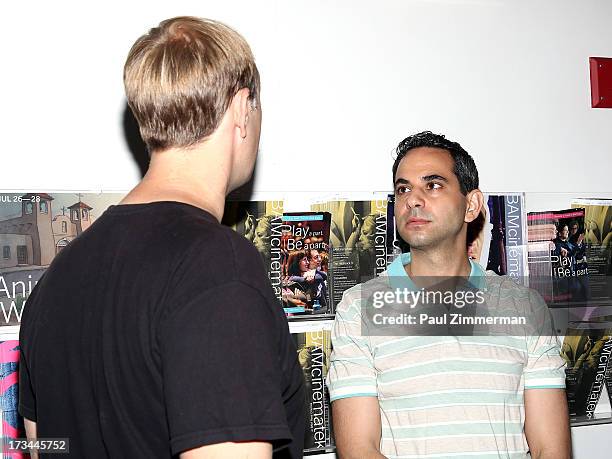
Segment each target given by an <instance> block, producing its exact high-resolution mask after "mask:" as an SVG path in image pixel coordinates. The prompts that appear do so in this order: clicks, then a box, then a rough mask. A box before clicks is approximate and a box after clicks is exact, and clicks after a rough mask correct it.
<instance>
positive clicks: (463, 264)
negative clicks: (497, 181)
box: [328, 132, 570, 459]
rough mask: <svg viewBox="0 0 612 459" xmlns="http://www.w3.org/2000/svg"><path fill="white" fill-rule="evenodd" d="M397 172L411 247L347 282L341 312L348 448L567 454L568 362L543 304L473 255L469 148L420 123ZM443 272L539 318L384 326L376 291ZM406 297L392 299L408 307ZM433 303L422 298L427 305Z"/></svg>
mask: <svg viewBox="0 0 612 459" xmlns="http://www.w3.org/2000/svg"><path fill="white" fill-rule="evenodd" d="M393 183H394V189H395V209H394V210H395V218H396V225H397V230H398V231H399V233H400V236H401V237H402V238H403V239H404V240H405V241H406V242H407V243H408V244H409V245H410V253H404V254H402V255H401V256H400V257H398V258H397V259H396V260H395V261H394V262H393V263H392V264H391V265H389V268H388V270H387V271H386V273H384V274H383V275H382V276H381V277H380V278H378V279H374V280H373V281H369V282H366V283H364V284H362V285H361V286H356V287H353V288H351V289H349V290H347V291H346V292H345V293H344V296H343V299H342V301H341V302H340V304H339V305H338V308H337V311H336V320H335V325H334V329H333V332H332V342H333V346H334V350H333V353H332V356H331V359H330V360H331V361H330V369H329V376H328V378H329V388H330V396H331V400H332V413H333V421H334V432H335V436H336V444H337V448H338V451H339V453H340V456H341V457H342V458H349V459H350V458H358V459H369V458H384V457H393V458H395V457H398V458H399V457H419V458H427V457H431V458H442V457H444V458H446V457H461V458H474V459H476V458H482V457H499V458H507V457H516V458H519V457H520V458H528V457H530V454H531V457H538V458H542V459H543V458H548V459H553V458H554V459H569V455H570V439H569V438H570V437H569V418H568V412H567V403H566V398H565V391H564V387H565V373H564V368H563V366H564V364H563V360H562V359H561V357H560V356H559V351H560V348H559V344H558V342H557V339H556V337H554V336H551V335H552V328H551V326H550V322H549V319H547V317H548V310H547V309H546V305H545V304H544V303H543V301H542V299H541V298H540V297H539V296H537V294H535V292H532V291H529V290H528V289H525V288H524V287H521V286H519V285H517V284H516V283H514V282H513V281H512V280H511V279H510V278H508V277H506V276H497V275H496V274H495V273H493V272H487V273H486V274H485V271H484V270H483V268H482V267H480V266H479V265H478V264H477V263H476V262H474V261H472V260H470V259H469V258H468V254H467V251H466V245H467V244H466V242H467V226H468V224H469V223H471V222H473V221H474V220H476V219H477V218H478V217H479V215H481V208H482V206H483V195H482V193H481V191H480V190H479V189H478V172H477V170H476V166H475V164H474V161H473V159H472V158H471V156H470V155H469V154H468V153H467V152H466V151H465V150H464V149H463V148H462V147H461V146H460V145H459V144H458V143H456V142H451V141H449V140H447V139H446V138H444V136H441V135H436V134H433V133H431V132H422V133H420V134H416V135H414V136H410V137H408V138H406V139H404V140H403V141H402V142H400V144H399V146H398V148H397V159H396V161H395V163H394V164H393ZM439 278H442V279H444V280H446V281H449V280H450V281H452V284H451V285H452V286H453V288H455V287H456V286H457V285H462V284H461V283H463V284H465V283H466V281H467V282H468V283H469V285H474V286H480V287H479V289H480V290H479V291H478V293H480V292H482V293H483V297H484V298H486V300H487V301H486V303H485V307H486V308H487V312H491V313H493V312H495V311H496V310H503V311H513V312H518V311H523V310H524V309H526V308H525V306H526V305H527V304H529V305H534V306H535V307H534V308H533V310H534V311H537V312H538V313H539V314H540V315H538V316H537V319H538V321H537V322H534V323H536V324H537V325H538V328H536V329H535V331H534V330H533V329H531V328H529V329H528V328H521V329H520V331H521V334H520V335H519V334H516V335H514V334H512V333H506V334H503V335H495V334H493V333H491V334H488V335H478V336H466V334H456V333H453V334H449V333H446V332H445V333H444V334H442V333H438V334H433V335H432V334H429V335H426V334H418V333H416V332H415V330H419V329H418V328H415V327H413V328H411V327H410V326H409V324H410V322H406V323H407V324H408V325H406V326H405V327H404V328H403V329H401V332H403V333H404V335H403V336H385V333H376V331H377V330H376V329H374V328H373V327H374V326H373V325H372V324H373V323H374V324H376V322H375V321H374V322H371V321H369V319H368V298H371V296H369V295H371V293H368V292H371V291H372V290H373V289H374V293H385V294H386V293H391V291H389V292H387V291H384V292H383V291H381V288H383V287H385V288H388V287H391V288H392V289H394V288H395V285H409V286H412V287H409V288H410V289H412V290H413V292H414V291H420V290H423V291H427V290H428V289H429V288H430V286H431V285H432V284H428V282H431V281H432V279H433V282H434V283H435V282H438V280H439ZM437 279H438V280H437ZM381 286H382V287H381ZM418 287H421V289H420V290H419V289H418ZM376 289H378V290H376ZM364 292H365V293H364ZM452 292H453V291H450V290H449V291H448V293H452ZM476 296H478V295H476ZM380 298H382V295H381V296H380ZM379 306H380V307H384V305H380V304H379V305H378V306H375V307H379ZM400 306H401V303H399V304H398V303H397V302H395V303H392V304H390V307H391V309H390V310H391V311H392V312H397V311H398V310H399V311H402V312H403V311H406V310H408V311H410V309H409V308H408V309H398V307H400ZM413 306H414V305H413ZM413 306H410V308H411V307H413ZM434 306H435V305H428V304H424V305H423V304H421V305H420V307H422V308H423V309H421V311H425V312H428V311H429V310H428V309H427V308H428V307H434ZM453 307H456V308H461V307H463V305H459V304H457V305H454V304H451V305H449V306H447V308H453ZM496 308H497V309H496ZM468 309H469V308H468ZM387 310H389V309H387ZM451 310H452V309H451ZM377 311H383V310H382V309H381V310H378V309H377ZM445 311H446V309H445ZM461 311H464V310H461ZM425 315H426V316H427V314H425ZM379 330H380V329H379ZM393 330H394V332H396V331H398V330H400V329H399V328H396V329H393ZM420 330H423V328H421V329H420ZM444 330H453V331H455V329H451V328H448V329H447V328H445V329H444ZM512 330H516V329H512ZM527 330H529V333H527ZM387 334H388V333H387ZM395 334H396V335H399V333H395Z"/></svg>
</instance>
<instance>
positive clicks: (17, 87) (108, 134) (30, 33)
mask: <svg viewBox="0 0 612 459" xmlns="http://www.w3.org/2000/svg"><path fill="white" fill-rule="evenodd" d="M174 4H178V5H179V6H174ZM83 5H85V4H83V3H82V2H74V1H67V2H42V1H39V2H35V3H31V2H9V3H7V4H5V5H3V6H2V9H3V10H4V11H3V13H2V17H3V18H4V19H5V20H4V21H3V27H2V28H0V39H1V42H2V44H3V45H2V51H3V53H2V54H3V56H2V57H3V61H2V62H3V64H2V68H1V70H0V81H1V82H2V88H3V98H2V102H1V106H2V109H1V110H0V117H1V118H2V119H1V121H2V123H1V125H2V131H3V139H2V140H3V142H2V147H1V150H0V151H1V155H2V156H1V161H2V162H1V170H2V171H3V172H4V173H2V174H1V175H0V177H2V179H1V183H0V187H1V188H3V189H17V188H18V189H22V188H46V189H56V190H57V189H101V188H102V189H119V190H120V189H128V188H130V187H131V186H133V185H134V184H135V183H136V181H137V179H138V169H137V167H136V166H135V163H134V161H133V160H132V156H131V154H130V153H129V150H128V148H127V145H126V142H125V138H124V132H123V126H122V115H123V110H124V98H123V88H122V81H121V77H122V65H123V62H124V60H125V57H126V55H127V52H128V50H129V47H130V46H131V44H132V42H133V41H134V40H135V39H136V38H137V37H138V36H139V35H140V34H142V33H143V32H144V31H145V30H146V29H147V28H148V27H150V26H153V25H155V24H156V23H157V22H159V20H161V19H163V18H165V17H169V16H174V15H179V14H193V15H200V16H208V17H213V18H218V19H221V20H223V21H225V22H227V23H228V24H230V25H232V26H234V27H235V28H237V29H238V30H239V31H241V32H242V33H243V34H244V35H245V36H246V37H247V39H248V40H249V42H250V43H251V44H252V47H253V50H254V52H255V54H256V57H257V60H258V64H259V66H260V70H261V74H262V79H263V109H264V127H263V136H262V144H261V157H260V162H259V165H258V170H257V172H258V173H257V182H256V189H257V190H268V191H269V190H272V191H280V190H285V189H288V188H295V185H294V184H292V183H291V181H292V179H294V178H295V176H296V175H295V174H296V173H297V174H299V173H300V172H301V171H303V174H304V177H306V176H307V175H309V172H310V171H311V170H312V169H313V167H314V168H315V169H316V170H318V171H319V174H320V177H321V178H320V179H319V181H318V184H317V186H316V187H317V188H318V189H323V190H343V191H346V190H369V189H377V190H384V189H388V188H389V187H390V173H389V169H390V166H391V164H392V151H393V149H394V147H395V145H396V144H397V142H398V141H399V140H401V139H402V138H403V137H405V136H406V135H408V134H410V133H413V132H415V131H418V130H422V129H431V130H433V131H439V132H442V133H445V134H447V136H449V137H450V138H452V139H455V140H458V141H460V142H461V143H462V144H463V145H464V146H465V147H466V149H467V150H468V151H470V152H471V153H472V154H473V156H474V157H475V159H476V162H477V164H478V166H479V170H480V175H481V182H482V188H483V189H485V190H488V191H509V190H526V191H578V190H583V191H589V192H603V191H610V188H611V187H610V172H611V171H612V167H611V166H612V159H611V158H612V155H611V154H610V153H611V150H612V145H611V142H610V135H609V133H610V129H611V127H612V110H609V109H608V110H605V109H591V108H590V92H589V91H590V89H589V72H588V57H589V56H593V55H599V56H612V28H610V27H609V23H610V19H611V18H612V3H611V2H609V1H608V0H589V1H581V2H576V1H572V0H540V1H538V2H533V1H529V0H512V1H510V0H507V1H501V0H487V1H484V0H483V1H478V0H454V1H453V0H438V1H434V0H430V1H410V0H386V1H364V0H353V1H349V0H344V1H335V2H329V1H321V0H318V1H313V0H309V1H304V0H299V1H297V0H292V1H291V2H284V1H280V0H279V1H258V2H252V1H247V0H240V1H232V2H224V1H221V0H216V1H202V0H189V1H182V2H168V1H164V2H159V1H157V2H120V3H117V4H107V5H104V6H103V4H102V3H98V4H95V5H97V7H92V6H83ZM315 162H316V163H315ZM340 171H342V172H340ZM283 172H286V175H285V176H284V177H283V176H282V173H283ZM304 183H305V185H304V187H303V188H304V189H308V188H309V189H313V188H314V187H312V186H311V185H309V184H308V183H307V182H304Z"/></svg>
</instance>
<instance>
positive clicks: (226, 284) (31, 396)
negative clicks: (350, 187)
mask: <svg viewBox="0 0 612 459" xmlns="http://www.w3.org/2000/svg"><path fill="white" fill-rule="evenodd" d="M20 345H21V364H20V388H19V390H20V396H19V412H20V413H21V414H22V415H23V416H25V417H26V418H29V419H31V420H34V421H36V422H37V428H38V437H39V438H58V437H64V438H65V437H67V438H69V439H70V453H71V456H72V457H80V458H82V457H87V458H99V457H112V458H119V457H130V458H131V457H143V458H144V457H146V458H168V457H170V456H171V455H176V454H178V453H180V452H182V451H185V450H188V449H191V448H195V447H199V446H203V445H206V444H213V443H220V442H227V441H249V440H263V441H269V442H271V443H272V444H273V447H274V448H275V454H274V457H275V458H292V459H294V458H298V457H302V448H303V437H304V421H303V418H304V416H303V410H304V382H303V376H302V371H301V369H300V366H299V364H298V361H297V353H296V349H295V345H294V343H293V341H292V339H291V336H290V334H289V328H288V325H287V321H286V319H285V316H284V314H283V311H282V308H281V306H280V304H279V303H278V301H277V300H276V298H275V297H274V293H273V291H272V287H271V286H270V284H269V282H268V279H267V276H266V274H265V270H264V266H263V263H262V261H261V258H260V256H259V253H258V252H257V250H256V249H255V248H254V247H253V246H252V245H251V244H250V243H249V242H248V241H247V240H246V239H245V238H243V237H242V236H239V235H238V234H236V233H235V232H233V231H232V230H230V229H228V228H226V227H223V226H221V225H220V224H219V223H218V222H217V221H216V220H215V218H214V217H213V216H212V215H210V214H209V213H207V212H205V211H203V210H201V209H198V208H196V207H193V206H190V205H188V204H181V203H176V202H157V203H150V204H136V205H123V206H113V207H111V208H109V209H108V210H107V211H106V212H105V213H104V214H103V215H102V216H101V217H100V218H99V219H98V220H97V221H95V222H94V223H93V225H92V226H91V227H90V228H89V229H88V230H87V231H85V232H84V233H83V234H81V235H80V236H79V237H78V238H76V239H75V240H74V241H72V242H71V243H70V244H69V245H68V246H67V247H66V248H65V249H63V250H62V251H61V252H60V253H59V254H58V255H57V256H56V258H55V260H54V261H53V263H52V264H51V266H50V267H49V269H48V270H47V271H46V272H45V274H44V275H43V277H42V279H41V280H40V281H39V283H38V284H37V286H36V287H35V289H34V291H33V292H32V295H31V296H30V298H29V299H28V301H27V303H26V307H25V309H24V314H23V318H22V325H21V332H20Z"/></svg>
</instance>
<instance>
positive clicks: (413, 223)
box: [406, 217, 430, 227]
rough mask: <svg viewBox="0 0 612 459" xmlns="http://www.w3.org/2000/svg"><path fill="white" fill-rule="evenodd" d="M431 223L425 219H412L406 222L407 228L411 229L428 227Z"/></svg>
mask: <svg viewBox="0 0 612 459" xmlns="http://www.w3.org/2000/svg"><path fill="white" fill-rule="evenodd" d="M429 222H430V221H429V220H426V219H424V218H417V217H410V218H409V219H408V220H407V221H406V226H409V227H413V226H421V225H426V224H427V223H429Z"/></svg>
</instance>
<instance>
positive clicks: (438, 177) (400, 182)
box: [394, 174, 448, 186]
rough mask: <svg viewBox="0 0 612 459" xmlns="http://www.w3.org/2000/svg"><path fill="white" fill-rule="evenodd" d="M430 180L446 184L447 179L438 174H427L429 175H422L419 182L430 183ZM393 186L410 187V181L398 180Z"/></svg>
mask: <svg viewBox="0 0 612 459" xmlns="http://www.w3.org/2000/svg"><path fill="white" fill-rule="evenodd" d="M432 180H439V181H441V182H445V183H448V179H447V178H446V177H443V176H441V175H438V174H429V175H424V176H423V177H421V181H422V182H431V181H432ZM394 185H395V186H397V185H410V180H406V179H404V178H398V179H397V180H396V181H395V183H394Z"/></svg>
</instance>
